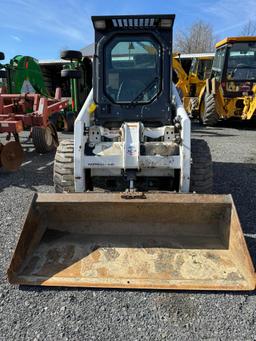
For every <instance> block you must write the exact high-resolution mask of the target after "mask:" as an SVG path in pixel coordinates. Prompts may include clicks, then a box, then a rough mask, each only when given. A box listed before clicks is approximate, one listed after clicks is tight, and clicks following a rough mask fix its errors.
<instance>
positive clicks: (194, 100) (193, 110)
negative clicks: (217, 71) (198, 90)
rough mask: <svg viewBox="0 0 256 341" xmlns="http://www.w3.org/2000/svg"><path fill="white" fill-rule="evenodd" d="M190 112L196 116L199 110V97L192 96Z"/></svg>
mask: <svg viewBox="0 0 256 341" xmlns="http://www.w3.org/2000/svg"><path fill="white" fill-rule="evenodd" d="M189 108H190V114H191V115H192V116H193V117H195V116H196V114H197V112H198V98H197V97H192V98H190V100H189Z"/></svg>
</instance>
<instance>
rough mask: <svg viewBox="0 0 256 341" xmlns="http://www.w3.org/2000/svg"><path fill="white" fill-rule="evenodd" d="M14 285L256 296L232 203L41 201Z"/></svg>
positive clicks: (99, 197) (162, 198) (29, 223)
mask: <svg viewBox="0 0 256 341" xmlns="http://www.w3.org/2000/svg"><path fill="white" fill-rule="evenodd" d="M8 277H9V281H10V282H11V283H13V284H28V285H48V286H74V287H101V288H103V287H104V288H105V287H106V288H136V289H194V290H253V289H254V288H255V273H254V268H253V264H252V262H251V259H250V256H249V253H248V250H247V247H246V243H245V240H244V237H243V233H242V230H241V226H240V223H239V219H238V216H237V213H236V209H235V207H234V204H233V201H232V198H231V196H229V195H198V194H186V195H183V194H168V193H166V194H163V193H161V194H160V193H149V194H146V196H145V197H144V198H135V199H130V200H127V199H125V198H122V197H121V195H120V193H83V194H78V193H77V194H40V195H38V197H35V198H34V200H33V201H32V203H31V206H30V209H29V211H28V215H27V217H26V220H25V223H24V226H23V230H22V232H21V236H20V239H19V241H18V244H17V247H16V250H15V253H14V255H13V258H12V261H11V265H10V268H9V270H8Z"/></svg>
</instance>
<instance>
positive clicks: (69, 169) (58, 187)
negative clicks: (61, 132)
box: [53, 140, 75, 193]
mask: <svg viewBox="0 0 256 341" xmlns="http://www.w3.org/2000/svg"><path fill="white" fill-rule="evenodd" d="M53 172H54V173H53V182H54V188H55V192H56V193H74V192H75V180H74V142H73V140H63V141H61V142H60V144H59V146H58V148H57V151H56V154H55V159H54V170H53Z"/></svg>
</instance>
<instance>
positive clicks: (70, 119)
mask: <svg viewBox="0 0 256 341" xmlns="http://www.w3.org/2000/svg"><path fill="white" fill-rule="evenodd" d="M75 119H76V115H75V114H74V113H73V112H72V111H70V112H67V113H66V128H65V129H64V130H65V131H67V132H73V131H74V123H75Z"/></svg>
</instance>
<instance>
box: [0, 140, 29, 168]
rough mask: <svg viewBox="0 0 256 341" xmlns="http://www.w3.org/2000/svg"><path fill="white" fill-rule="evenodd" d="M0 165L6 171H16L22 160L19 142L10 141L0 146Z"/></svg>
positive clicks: (22, 154) (22, 153)
mask: <svg viewBox="0 0 256 341" xmlns="http://www.w3.org/2000/svg"><path fill="white" fill-rule="evenodd" d="M0 155H1V162H0V164H1V165H2V166H3V167H4V168H5V169H6V170H8V171H11V172H14V171H16V170H17V169H18V168H19V167H20V165H21V164H22V162H23V160H24V152H23V149H22V147H21V145H20V143H19V142H17V141H10V142H8V143H7V144H6V145H5V146H3V145H2V144H0Z"/></svg>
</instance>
